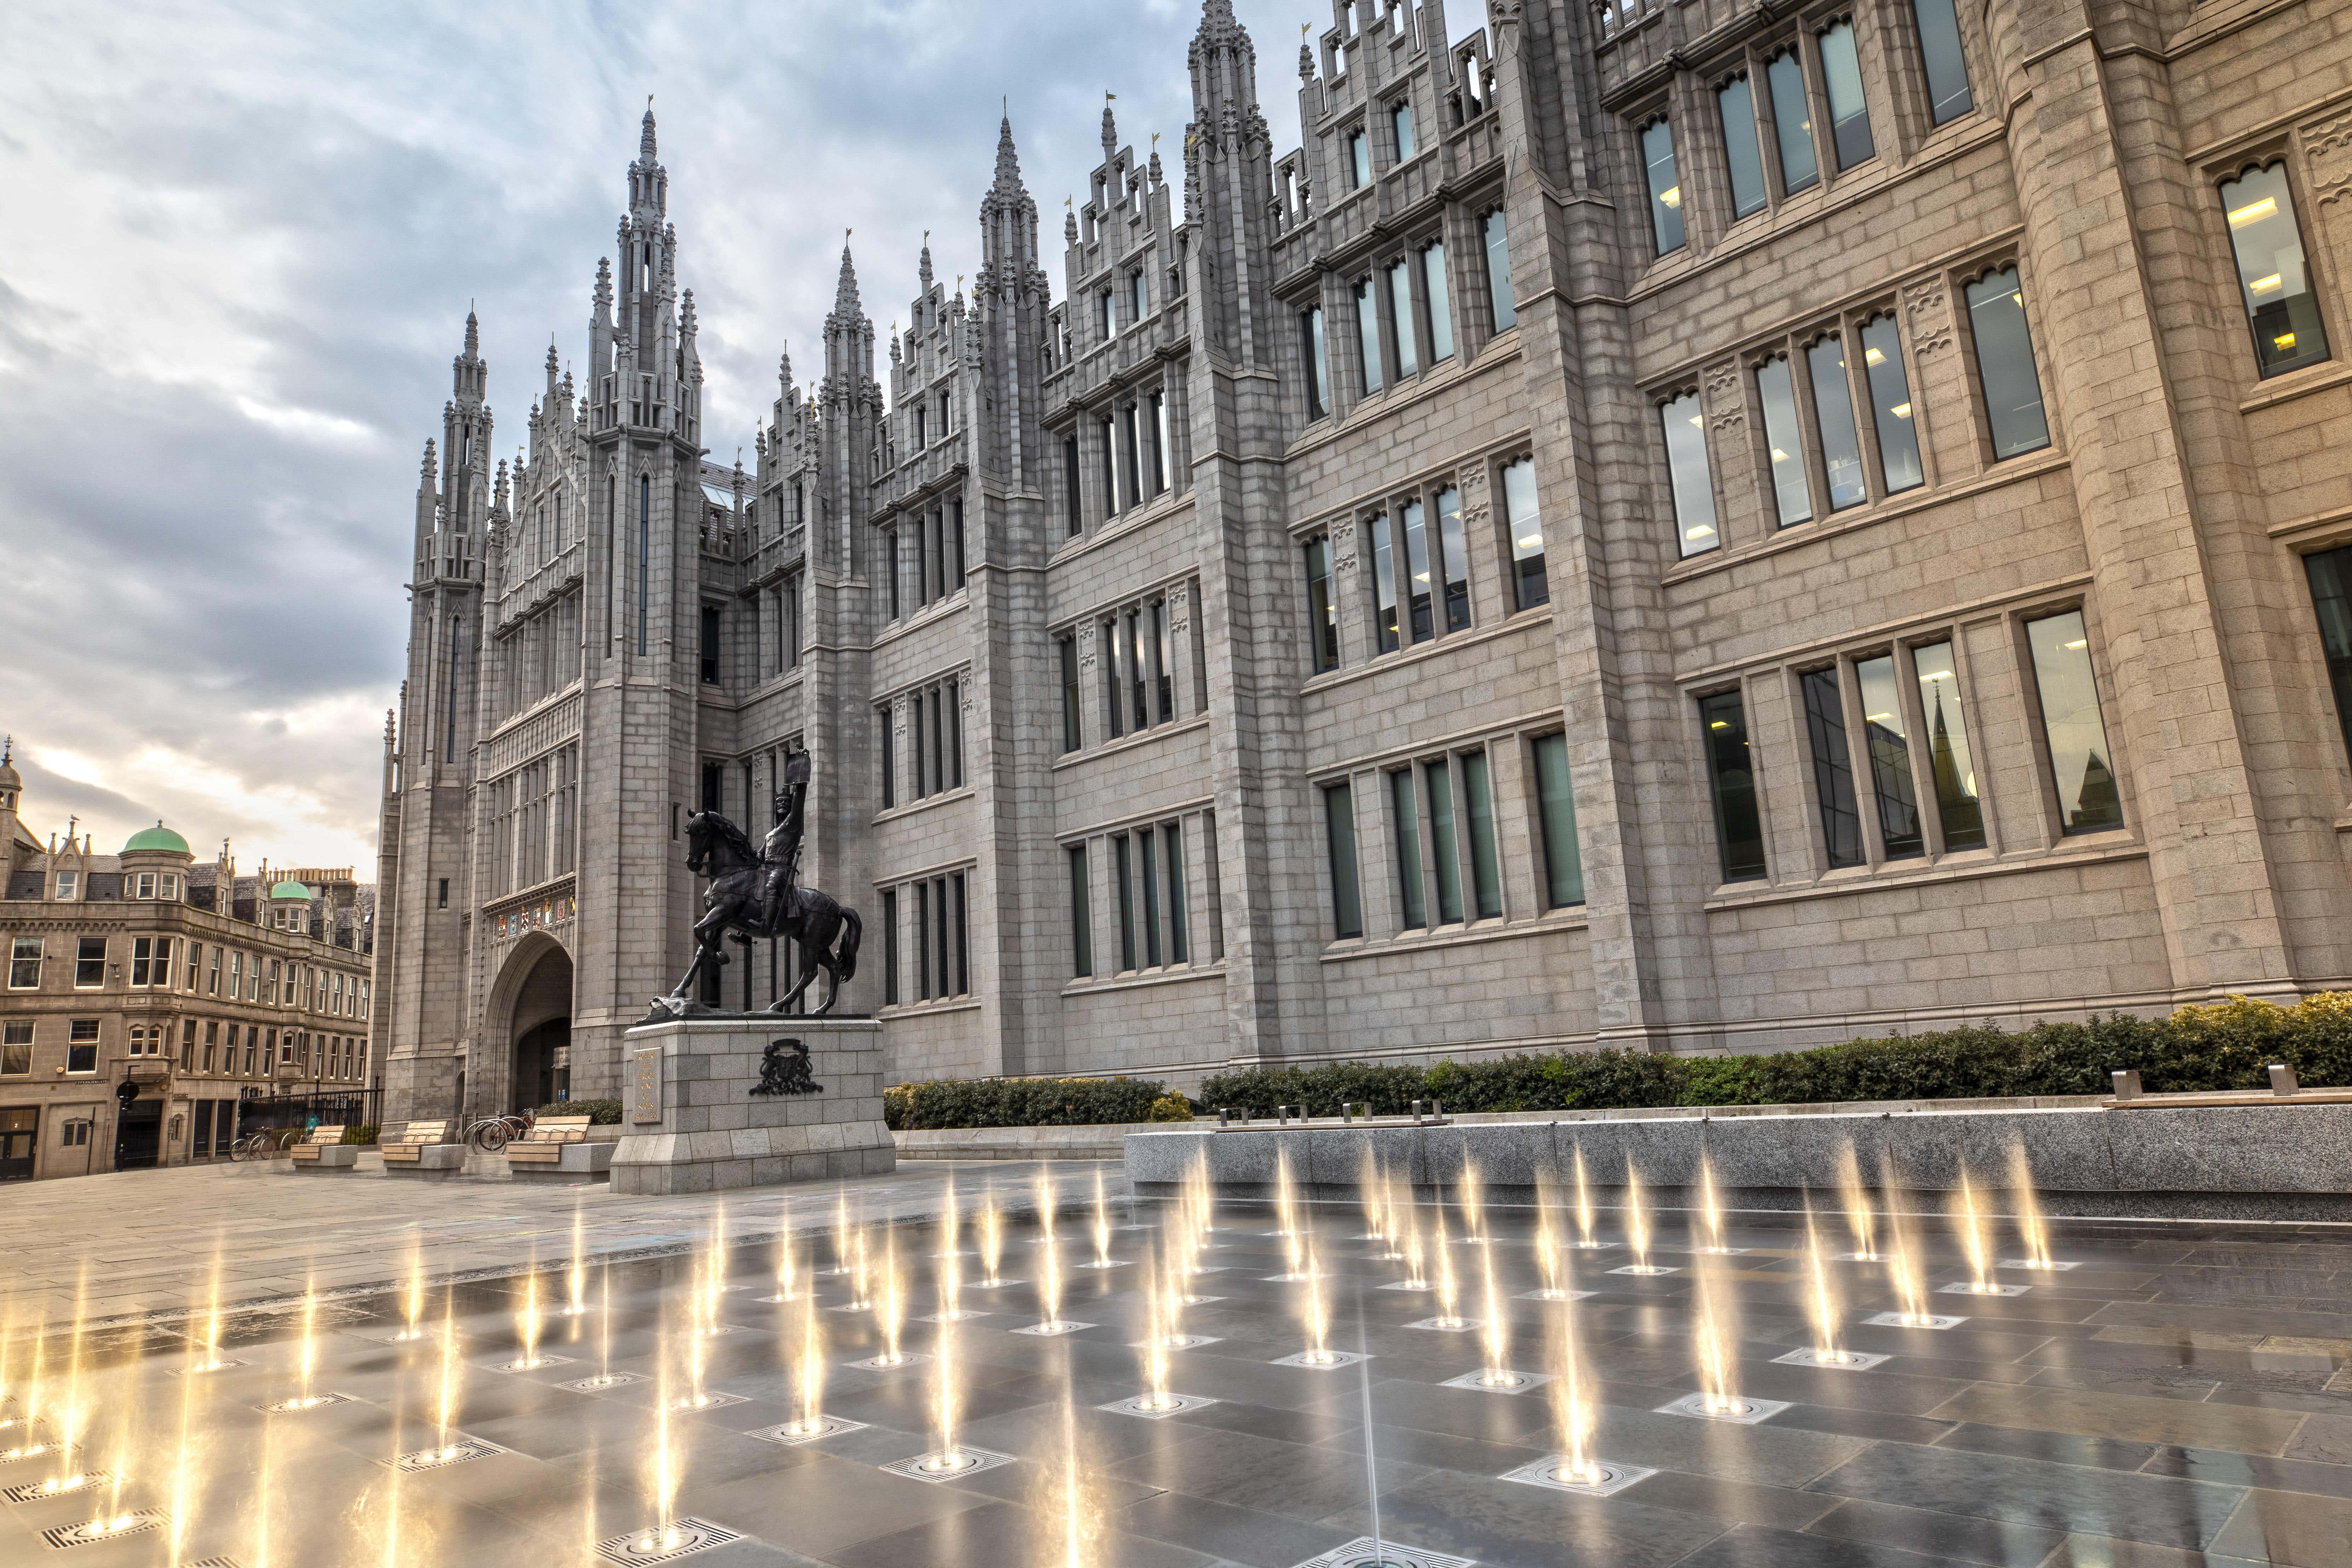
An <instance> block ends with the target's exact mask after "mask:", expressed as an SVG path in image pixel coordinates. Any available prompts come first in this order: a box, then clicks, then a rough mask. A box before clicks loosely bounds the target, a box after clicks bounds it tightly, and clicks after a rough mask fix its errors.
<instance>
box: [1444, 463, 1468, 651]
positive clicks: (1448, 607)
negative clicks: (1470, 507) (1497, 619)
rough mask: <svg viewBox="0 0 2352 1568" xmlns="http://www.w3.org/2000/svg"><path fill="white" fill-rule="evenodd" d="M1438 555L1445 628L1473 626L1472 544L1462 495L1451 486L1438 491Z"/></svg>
mask: <svg viewBox="0 0 2352 1568" xmlns="http://www.w3.org/2000/svg"><path fill="white" fill-rule="evenodd" d="M1437 553H1438V560H1439V561H1440V562H1441V563H1443V564H1444V568H1445V629H1446V630H1447V631H1449V632H1458V631H1460V630H1462V629H1463V628H1464V627H1465V626H1468V625H1469V624H1470V545H1469V542H1468V541H1467V540H1466V539H1465V538H1464V536H1463V532H1462V492H1461V491H1460V490H1457V489H1454V487H1453V486H1451V485H1448V486H1446V487H1445V489H1442V490H1440V491H1438V492H1437Z"/></svg>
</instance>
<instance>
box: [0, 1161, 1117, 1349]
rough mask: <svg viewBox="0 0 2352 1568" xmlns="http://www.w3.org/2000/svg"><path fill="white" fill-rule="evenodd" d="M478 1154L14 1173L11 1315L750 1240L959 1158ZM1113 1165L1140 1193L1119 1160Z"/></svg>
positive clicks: (44, 1315) (965, 1172) (1063, 1182)
mask: <svg viewBox="0 0 2352 1568" xmlns="http://www.w3.org/2000/svg"><path fill="white" fill-rule="evenodd" d="M473 1163H474V1165H475V1166H476V1167H477V1168H478V1169H479V1170H481V1171H482V1172H484V1173H485V1174H484V1175H482V1176H479V1177H475V1176H468V1177H467V1178H463V1179H459V1180H453V1181H446V1182H422V1181H418V1180H415V1179H412V1178H405V1177H390V1176H385V1175H384V1174H383V1164H382V1162H381V1160H380V1159H379V1158H378V1157H377V1156H376V1154H375V1152H373V1150H370V1151H368V1152H365V1153H363V1154H362V1158H361V1168H360V1169H359V1170H358V1171H356V1172H354V1173H351V1174H347V1175H346V1174H334V1175H322V1174H317V1173H308V1174H306V1173H298V1172H296V1171H295V1170H294V1169H293V1168H292V1167H291V1166H290V1165H289V1163H287V1162H286V1161H284V1160H276V1161H270V1162H268V1163H254V1164H219V1165H199V1166H187V1167H182V1168H179V1169H174V1170H168V1171H124V1172H118V1173H110V1174H106V1175H98V1176H89V1177H84V1178H81V1179H79V1180H75V1181H71V1182H44V1183H38V1184H36V1183H29V1182H28V1183H25V1184H20V1185H16V1186H12V1187H10V1188H8V1189H7V1190H6V1194H5V1200H0V1201H5V1215H6V1225H7V1228H8V1232H9V1236H10V1238H11V1241H12V1250H14V1251H15V1253H16V1256H15V1258H13V1259H12V1260H11V1267H10V1269H9V1273H10V1279H9V1281H8V1284H7V1286H6V1288H5V1296H0V1321H6V1322H9V1323H13V1324H15V1325H17V1326H18V1327H19V1328H21V1327H22V1326H23V1325H25V1324H26V1323H30V1322H33V1321H48V1322H62V1321H67V1320H68V1319H70V1318H71V1317H72V1316H73V1315H74V1311H75V1300H76V1297H77V1293H78V1292H79V1296H80V1300H81V1303H82V1304H81V1315H82V1317H83V1318H84V1320H85V1321H90V1322H111V1321H117V1320H121V1319H125V1318H131V1317H136V1316H142V1315H147V1314H153V1313H174V1312H185V1311H191V1310H195V1309H198V1308H200V1307H203V1306H204V1305H205V1303H206V1301H207V1300H208V1299H209V1298H210V1297H211V1295H212V1292H213V1284H212V1280H213V1270H214V1260H215V1257H217V1258H218V1259H219V1261H220V1286H219V1294H220V1299H221V1300H224V1301H230V1302H238V1301H245V1302H252V1301H270V1300H289V1299H291V1298H293V1297H296V1296H299V1295H300V1294H301V1293H302V1291H303V1289H305V1287H306V1285H307V1286H310V1287H313V1288H315V1289H318V1290H320V1291H345V1290H351V1289H359V1288H362V1287H366V1286H382V1285H385V1284H387V1283H389V1282H390V1281H391V1280H393V1279H395V1278H396V1277H398V1276H400V1275H401V1274H402V1272H403V1270H404V1268H405V1267H406V1258H407V1256H408V1252H409V1249H410V1247H411V1246H412V1245H416V1246H421V1247H422V1248H423V1251H424V1255H425V1267H426V1268H427V1270H428V1271H429V1272H430V1274H431V1275H432V1276H433V1277H434V1278H436V1279H446V1278H449V1277H452V1276H457V1275H474V1274H480V1273H483V1272H486V1271H488V1272H498V1273H510V1272H518V1271H521V1270H524V1269H527V1268H530V1265H531V1263H532V1261H533V1260H534V1259H536V1260H538V1261H540V1262H541V1263H545V1262H549V1261H551V1260H554V1259H558V1258H569V1257H570V1256H571V1255H572V1224H573V1219H574V1216H575V1215H576V1216H577V1217H578V1220H579V1224H580V1229H581V1236H582V1240H583V1246H584V1249H585V1251H586V1252H587V1253H588V1254H589V1255H590V1256H592V1257H595V1258H606V1257H614V1256H627V1255H632V1254H637V1253H643V1252H646V1251H659V1250H664V1249H675V1248H677V1247H685V1246H688V1245H690V1244H692V1245H699V1244H700V1243H702V1242H705V1241H707V1240H708V1239H709V1237H710V1234H711V1226H713V1225H714V1224H717V1225H719V1226H721V1227H722V1234H724V1235H726V1236H727V1237H731V1238H737V1239H743V1238H751V1237H767V1236H770V1235H772V1234H774V1233H775V1232H777V1231H778V1230H780V1229H784V1228H791V1229H793V1230H807V1229H810V1228H812V1227H814V1226H821V1225H824V1224H829V1223H830V1222H831V1220H832V1217H833V1215H834V1211H835V1198H836V1194H837V1193H839V1192H844V1191H846V1192H851V1193H854V1194H856V1196H857V1198H858V1201H859V1202H860V1203H861V1204H863V1205H865V1210H866V1213H867V1214H868V1215H871V1216H873V1217H875V1218H883V1217H888V1218H893V1219H910V1218H919V1217H923V1216H927V1215H931V1214H933V1213H935V1212H936V1205H938V1203H939V1202H940V1194H941V1193H942V1191H943V1190H944V1182H945V1177H946V1173H947V1171H948V1169H949V1167H948V1166H946V1165H943V1164H940V1163H929V1164H924V1165H917V1166H913V1167H908V1166H901V1167H899V1170H898V1173H897V1174H895V1175H888V1176H872V1177H866V1178H862V1179H860V1180H857V1181H855V1182H851V1183H847V1184H845V1185H844V1186H842V1187H840V1188H835V1187H834V1186H831V1185H824V1184H817V1185H805V1186H795V1187H770V1188H766V1189H764V1190H761V1191H759V1192H752V1193H742V1192H738V1193H721V1194H710V1195H708V1196H684V1197H631V1196H627V1195H625V1194H616V1193H614V1191H613V1190H612V1189H611V1187H610V1186H608V1185H606V1184H603V1183H598V1184H595V1185H593V1186H548V1185H538V1184H527V1183H521V1182H515V1181H509V1180H505V1179H502V1173H503V1172H504V1169H505V1161H504V1160H502V1159H499V1158H498V1157H496V1156H485V1155H480V1154H476V1155H474V1156H473ZM952 1169H953V1170H954V1171H955V1172H956V1173H957V1179H958V1180H959V1182H960V1183H961V1184H962V1185H963V1187H964V1188H965V1189H966V1190H967V1191H969V1192H972V1193H977V1192H979V1191H980V1190H981V1188H982V1185H983V1184H993V1185H994V1187H995V1188H996V1190H997V1191H999V1192H1000V1193H1002V1194H1003V1195H1004V1200H1005V1202H1006V1203H1007V1204H1008V1205H1018V1204H1021V1203H1024V1202H1026V1201H1027V1195H1028V1194H1030V1193H1031V1192H1033V1191H1034V1186H1035V1184H1036V1181H1037V1179H1038V1177H1039V1175H1040V1173H1045V1174H1046V1175H1049V1176H1050V1177H1051V1178H1052V1180H1053V1181H1054V1182H1055V1184H1056V1185H1057V1187H1058V1188H1059V1189H1060V1190H1061V1191H1063V1192H1064V1193H1065V1194H1069V1195H1072V1196H1074V1195H1075V1194H1079V1193H1081V1192H1084V1193H1087V1194H1091V1193H1092V1191H1093V1182H1094V1173H1095V1170H1096V1167H1095V1166H1094V1165H1093V1164H1092V1163H1077V1162H1068V1161H1064V1162H1057V1163H1041V1164H1040V1163H1020V1162H986V1163H980V1164H977V1165H971V1166H967V1165H963V1164H961V1163H958V1164H955V1165H954V1166H953V1167H952ZM1105 1169H1106V1173H1107V1174H1106V1179H1107V1180H1108V1181H1109V1182H1110V1183H1111V1184H1112V1188H1113V1190H1114V1191H1116V1192H1118V1193H1122V1194H1123V1193H1124V1192H1125V1191H1126V1181H1125V1178H1124V1177H1123V1176H1122V1175H1121V1174H1120V1173H1119V1171H1118V1167H1117V1166H1116V1165H1112V1166H1108V1167H1106V1168H1105ZM492 1173H495V1174H492ZM1065 1201H1069V1196H1066V1198H1065ZM30 1238H38V1239H37V1242H35V1241H33V1240H31V1239H30Z"/></svg>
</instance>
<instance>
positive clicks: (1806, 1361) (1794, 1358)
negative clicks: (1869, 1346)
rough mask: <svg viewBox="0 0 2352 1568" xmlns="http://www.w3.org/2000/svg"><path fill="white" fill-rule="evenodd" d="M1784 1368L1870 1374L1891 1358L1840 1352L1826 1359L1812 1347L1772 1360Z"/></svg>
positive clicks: (1864, 1353)
mask: <svg viewBox="0 0 2352 1568" xmlns="http://www.w3.org/2000/svg"><path fill="white" fill-rule="evenodd" d="M1772 1359H1773V1360H1774V1361H1776V1362H1778V1363H1780V1364H1781V1365H1782V1366H1818V1367H1823V1368H1827V1369H1830V1370H1832V1371H1836V1372H1868V1371H1869V1370H1870V1369H1871V1368H1872V1367H1874V1366H1877V1365H1879V1364H1880V1363H1884V1362H1885V1361H1887V1360H1888V1359H1889V1358H1888V1357H1886V1356H1883V1355H1878V1354H1875V1353H1874V1352H1870V1351H1839V1352H1835V1356H1834V1359H1830V1358H1825V1357H1823V1356H1822V1353H1821V1352H1819V1351H1816V1350H1815V1349H1813V1347H1812V1346H1811V1345H1806V1346H1804V1347H1803V1348H1802V1349H1800V1350H1793V1351H1790V1352H1789V1353H1788V1354H1786V1355H1776V1356H1774V1357H1773V1358H1772Z"/></svg>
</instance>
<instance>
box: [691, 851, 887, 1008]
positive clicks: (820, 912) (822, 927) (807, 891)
mask: <svg viewBox="0 0 2352 1568" xmlns="http://www.w3.org/2000/svg"><path fill="white" fill-rule="evenodd" d="M686 847H687V852H686V868H687V869H688V870H689V871H691V872H693V873H694V874H695V875H696V876H698V877H708V878H709V879H710V889H709V891H708V892H706V893H704V894H703V895H702V908H703V916H702V918H701V919H700V920H698V921H695V922H694V962H693V963H689V964H688V965H687V968H686V977H685V978H684V979H683V980H680V981H679V982H678V983H677V992H676V994H677V995H679V996H688V995H691V994H693V988H694V983H695V980H696V979H697V977H698V976H699V975H700V974H701V973H703V969H704V966H705V965H707V964H709V963H711V961H712V960H713V959H716V958H718V957H719V942H721V941H723V940H724V939H725V937H726V934H727V932H728V931H742V932H745V933H747V934H748V935H751V936H754V937H783V938H787V939H789V940H790V941H792V942H793V943H795V944H796V945H797V946H798V947H799V949H800V972H801V977H800V979H799V980H798V981H797V982H796V983H795V984H793V988H792V990H790V991H789V992H787V993H785V994H783V995H782V996H780V997H778V998H777V999H776V1001H775V1002H774V1003H773V1004H772V1005H770V1006H769V1008H768V1011H769V1012H771V1013H783V1012H789V1011H790V1010H791V1009H792V1006H793V1004H794V1003H796V1002H798V1001H799V1000H800V999H801V995H802V994H803V992H805V991H807V990H808V988H809V982H811V981H812V980H814V979H815V978H816V972H817V971H818V970H820V969H822V970H824V975H825V989H824V1005H823V1006H821V1007H819V1008H818V1009H817V1010H816V1012H815V1014H814V1015H813V1016H815V1017H820V1018H822V1017H824V1016H825V1015H826V1014H827V1013H830V1012H832V1011H833V1004H834V1000H835V997H837V996H839V995H840V994H841V987H842V983H843V982H844V981H846V980H849V979H851V978H853V977H855V976H856V973H857V940H858V937H859V935H860V933H861V932H862V931H864V929H865V924H864V922H863V921H860V920H859V919H858V918H857V911H856V910H853V909H848V908H845V906H844V905H842V904H841V903H840V902H839V901H838V900H835V898H834V897H833V895H832V894H830V893H826V892H821V891H819V890H818V889H814V888H803V887H800V886H798V885H795V886H794V887H793V889H792V891H791V894H790V896H789V897H788V898H787V899H786V900H784V905H783V908H782V910H781V911H780V912H779V913H778V915H777V918H776V923H775V924H774V925H772V926H771V925H769V924H768V923H767V922H766V921H765V920H764V919H763V918H762V917H763V914H764V912H765V911H764V910H763V909H762V908H761V905H762V902H763V899H762V893H763V889H764V888H765V886H766V882H767V871H768V863H767V861H766V860H764V859H763V858H761V855H760V852H759V850H757V849H755V848H754V847H752V845H751V840H750V839H748V838H746V837H743V830H742V829H741V828H740V827H738V826H735V825H734V824H733V823H731V822H730V821H728V820H727V819H726V818H725V817H723V816H719V814H718V813H717V812H715V811H698V812H695V813H694V814H692V815H691V816H688V818H687V819H686ZM836 933H838V934H839V936H840V938H841V945H840V947H839V948H838V949H836V948H835V946H834V937H835V934H836Z"/></svg>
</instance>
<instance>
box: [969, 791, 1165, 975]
mask: <svg viewBox="0 0 2352 1568" xmlns="http://www.w3.org/2000/svg"><path fill="white" fill-rule="evenodd" d="M1160 849H1161V851H1162V853H1163V855H1164V857H1165V858H1166V860H1167V862H1168V962H1169V963H1189V962H1190V961H1191V959H1192V934H1191V930H1190V927H1189V924H1188V922H1189V921H1190V919H1191V914H1192V911H1191V910H1187V909H1186V908H1185V898H1184V838H1183V835H1182V833H1181V831H1180V830H1179V829H1178V827H1177V826H1176V824H1174V823H1172V822H1171V823H1169V824H1168V825H1167V826H1164V827H1162V828H1160ZM966 989H967V990H968V989H970V987H966Z"/></svg>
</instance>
